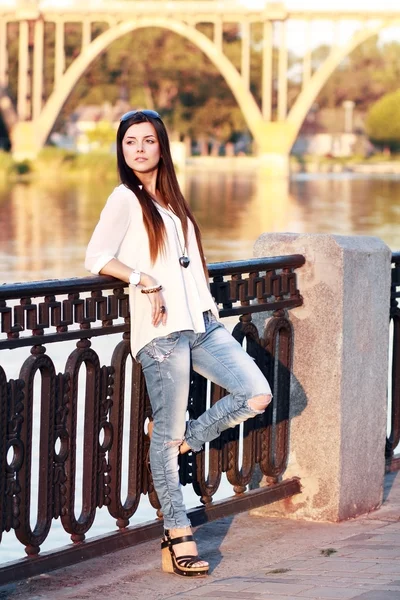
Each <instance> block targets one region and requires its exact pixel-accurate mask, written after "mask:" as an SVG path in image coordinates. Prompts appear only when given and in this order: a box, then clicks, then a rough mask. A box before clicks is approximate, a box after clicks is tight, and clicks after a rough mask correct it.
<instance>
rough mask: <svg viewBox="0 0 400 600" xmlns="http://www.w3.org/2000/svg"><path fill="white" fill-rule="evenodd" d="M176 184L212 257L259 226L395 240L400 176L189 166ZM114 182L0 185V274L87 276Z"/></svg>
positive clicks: (237, 253) (249, 240)
mask: <svg viewBox="0 0 400 600" xmlns="http://www.w3.org/2000/svg"><path fill="white" fill-rule="evenodd" d="M180 182H181V186H182V189H183V191H184V193H185V195H186V197H187V198H188V200H189V202H190V204H191V206H192V208H193V210H194V213H195V215H196V217H197V219H198V220H199V223H200V226H201V229H202V231H203V236H204V247H205V252H206V256H207V260H208V261H209V262H214V261H218V260H236V259H241V258H248V257H250V256H252V249H253V243H254V241H255V239H256V238H257V237H258V236H259V235H260V233H262V232H264V231H291V232H320V233H322V232H323V233H328V232H330V233H338V234H346V235H349V234H365V235H377V236H379V237H381V238H382V239H383V240H384V241H385V242H386V243H387V244H388V245H389V246H390V247H391V248H393V249H397V248H399V247H400V241H399V237H400V236H399V233H400V219H399V217H400V179H399V178H397V177H394V176H392V177H391V176H387V177H379V178H373V177H366V176H356V177H355V176H352V175H350V174H340V175H332V176H327V175H324V176H318V175H313V176H308V177H307V176H301V175H299V176H297V177H296V178H295V179H293V180H292V181H290V183H289V182H288V181H287V180H286V179H278V178H277V179H271V178H268V177H267V176H266V175H265V174H264V173H263V172H262V171H259V172H254V173H248V172H243V173H240V172H231V173H214V172H206V171H202V172H196V171H191V172H186V173H184V174H182V175H181V176H180ZM115 184H116V182H115V181H107V182H104V181H102V182H101V183H98V182H88V181H84V182H82V183H80V184H78V183H71V182H66V181H64V182H62V181H61V182H60V181H57V180H55V179H54V178H52V179H49V180H45V179H43V180H40V181H35V182H32V183H17V184H15V185H13V186H9V187H3V188H2V189H0V230H1V237H0V279H1V281H4V282H5V281H9V282H11V281H22V280H35V279H46V278H54V277H56V278H58V277H60V278H64V277H74V276H81V275H84V274H85V271H84V268H83V256H84V251H85V247H86V244H87V241H88V239H89V237H90V234H91V232H92V230H93V227H94V225H95V223H96V221H97V219H98V215H99V213H100V211H101V209H102V207H103V205H104V202H105V200H106V198H107V196H108V194H109V193H110V192H111V190H112V189H113V187H114V185H115Z"/></svg>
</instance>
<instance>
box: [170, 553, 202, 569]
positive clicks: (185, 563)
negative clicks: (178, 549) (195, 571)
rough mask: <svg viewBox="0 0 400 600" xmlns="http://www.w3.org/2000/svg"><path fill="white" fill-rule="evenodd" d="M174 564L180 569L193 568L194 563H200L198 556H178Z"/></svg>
mask: <svg viewBox="0 0 400 600" xmlns="http://www.w3.org/2000/svg"><path fill="white" fill-rule="evenodd" d="M175 560H176V562H177V564H178V565H179V566H180V567H186V568H187V567H193V566H194V565H195V564H196V563H198V562H202V560H201V558H199V557H198V556H179V557H176V559H175Z"/></svg>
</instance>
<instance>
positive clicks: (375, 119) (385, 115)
mask: <svg viewBox="0 0 400 600" xmlns="http://www.w3.org/2000/svg"><path fill="white" fill-rule="evenodd" d="M366 131H367V135H368V137H369V138H370V140H371V142H372V143H373V144H377V145H378V146H386V147H388V148H389V149H390V150H398V149H399V148H400V90H397V91H396V92H392V93H390V94H385V96H383V97H382V98H381V99H380V100H378V102H376V103H375V104H374V105H373V106H372V107H371V108H370V110H369V112H368V116H367V120H366Z"/></svg>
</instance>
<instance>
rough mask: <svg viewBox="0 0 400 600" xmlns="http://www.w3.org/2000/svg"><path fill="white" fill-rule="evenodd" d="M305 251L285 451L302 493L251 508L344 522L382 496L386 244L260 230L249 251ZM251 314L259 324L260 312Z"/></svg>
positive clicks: (362, 238)
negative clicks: (287, 440) (260, 506)
mask: <svg viewBox="0 0 400 600" xmlns="http://www.w3.org/2000/svg"><path fill="white" fill-rule="evenodd" d="M285 254H303V255H304V256H305V258H306V264H305V265H304V266H303V267H302V268H301V269H299V270H298V282H299V289H300V293H301V294H302V296H303V299H304V304H303V306H301V307H299V308H296V309H294V310H291V311H290V316H291V321H292V323H293V328H294V358H293V368H292V401H291V402H292V403H291V423H290V456H289V464H288V468H287V471H286V473H285V477H292V476H294V475H296V476H298V477H300V479H301V484H302V490H303V491H302V493H301V494H299V495H298V496H294V497H293V498H290V499H287V500H284V501H282V502H278V503H275V504H273V505H270V506H269V507H263V508H262V509H258V510H257V511H254V512H256V513H257V514H263V515H276V516H278V515H279V516H286V517H294V518H306V519H312V520H316V521H322V520H328V521H340V520H343V519H348V518H351V517H355V516H357V515H360V514H363V513H367V512H369V511H371V510H373V509H375V508H377V507H378V506H379V505H380V504H381V502H382V492H383V478H384V469H385V436H386V419H387V416H386V389H387V379H388V347H389V302H390V271H391V251H390V249H389V248H388V247H387V246H386V245H385V244H384V243H383V242H382V241H381V240H380V239H378V238H374V237H366V236H358V237H347V236H336V235H322V234H321V235H320V234H315V235H314V234H292V233H276V234H263V235H261V236H260V237H259V238H258V240H257V241H256V243H255V247H254V255H255V256H256V257H262V256H278V255H285ZM254 321H255V322H256V323H257V325H258V326H259V327H260V326H263V325H264V323H263V322H261V321H263V317H262V316H261V317H258V322H257V320H256V318H255V319H254Z"/></svg>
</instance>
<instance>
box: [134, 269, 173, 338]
mask: <svg viewBox="0 0 400 600" xmlns="http://www.w3.org/2000/svg"><path fill="white" fill-rule="evenodd" d="M140 285H141V286H143V287H146V288H151V287H154V288H155V287H158V286H159V285H160V284H159V282H158V281H156V279H154V277H151V275H147V273H140ZM146 296H147V298H148V300H149V302H150V304H151V322H152V325H154V327H157V325H159V324H160V323H162V324H163V325H166V324H167V307H166V306H165V300H164V296H163V294H162V291H161V290H160V291H159V292H152V293H150V294H146ZM162 307H164V310H163V309H162Z"/></svg>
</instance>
